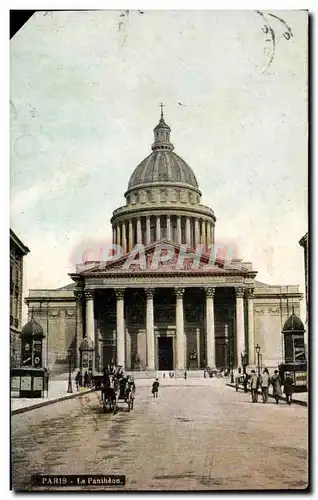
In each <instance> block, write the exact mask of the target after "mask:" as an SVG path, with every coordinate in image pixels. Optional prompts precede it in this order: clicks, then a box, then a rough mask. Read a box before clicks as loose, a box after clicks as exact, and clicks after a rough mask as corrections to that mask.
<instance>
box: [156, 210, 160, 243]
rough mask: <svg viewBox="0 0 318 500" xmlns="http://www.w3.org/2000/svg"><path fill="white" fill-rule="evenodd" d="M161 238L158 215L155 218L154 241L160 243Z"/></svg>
mask: <svg viewBox="0 0 318 500" xmlns="http://www.w3.org/2000/svg"><path fill="white" fill-rule="evenodd" d="M160 237H161V227H160V215H157V217H156V241H160Z"/></svg>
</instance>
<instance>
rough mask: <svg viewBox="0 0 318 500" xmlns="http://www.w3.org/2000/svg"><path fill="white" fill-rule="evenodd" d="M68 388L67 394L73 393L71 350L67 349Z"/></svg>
mask: <svg viewBox="0 0 318 500" xmlns="http://www.w3.org/2000/svg"><path fill="white" fill-rule="evenodd" d="M67 353H68V387H67V392H73V387H72V349H68V351H67Z"/></svg>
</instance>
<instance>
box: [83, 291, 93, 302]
mask: <svg viewBox="0 0 318 500" xmlns="http://www.w3.org/2000/svg"><path fill="white" fill-rule="evenodd" d="M84 295H85V299H86V300H93V298H94V290H84Z"/></svg>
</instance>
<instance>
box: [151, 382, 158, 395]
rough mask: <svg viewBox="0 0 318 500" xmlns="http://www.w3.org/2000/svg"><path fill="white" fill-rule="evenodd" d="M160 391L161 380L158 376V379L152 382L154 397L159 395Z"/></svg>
mask: <svg viewBox="0 0 318 500" xmlns="http://www.w3.org/2000/svg"><path fill="white" fill-rule="evenodd" d="M158 391H159V381H158V379H157V378H156V380H155V381H154V383H153V384H152V394H153V397H154V398H157V397H158Z"/></svg>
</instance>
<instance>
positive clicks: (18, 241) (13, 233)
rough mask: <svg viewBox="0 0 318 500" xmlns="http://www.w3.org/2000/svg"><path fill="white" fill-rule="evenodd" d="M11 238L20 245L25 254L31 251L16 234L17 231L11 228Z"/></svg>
mask: <svg viewBox="0 0 318 500" xmlns="http://www.w3.org/2000/svg"><path fill="white" fill-rule="evenodd" d="M10 240H12V241H13V242H14V244H15V245H16V246H17V247H19V249H20V250H21V252H22V253H23V255H27V254H28V253H29V252H30V249H29V248H28V247H27V246H26V245H24V243H22V241H21V240H20V238H18V236H17V235H16V234H15V232H14V231H13V230H12V229H11V228H10Z"/></svg>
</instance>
